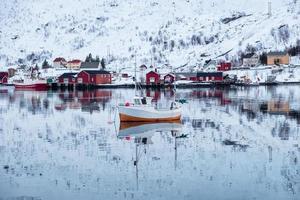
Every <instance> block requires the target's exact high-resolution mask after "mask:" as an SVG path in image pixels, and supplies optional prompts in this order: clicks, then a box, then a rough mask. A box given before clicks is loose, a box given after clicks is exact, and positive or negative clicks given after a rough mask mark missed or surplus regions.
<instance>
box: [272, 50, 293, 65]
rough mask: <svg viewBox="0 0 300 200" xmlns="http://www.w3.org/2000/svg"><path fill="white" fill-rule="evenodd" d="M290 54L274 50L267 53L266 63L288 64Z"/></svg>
mask: <svg viewBox="0 0 300 200" xmlns="http://www.w3.org/2000/svg"><path fill="white" fill-rule="evenodd" d="M289 63H290V56H289V54H288V53H287V52H284V51H276V52H269V53H268V54H267V65H288V64H289Z"/></svg>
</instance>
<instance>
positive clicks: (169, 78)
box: [163, 74, 175, 84]
mask: <svg viewBox="0 0 300 200" xmlns="http://www.w3.org/2000/svg"><path fill="white" fill-rule="evenodd" d="M163 80H164V84H172V83H174V81H175V75H174V74H166V75H164V76H163Z"/></svg>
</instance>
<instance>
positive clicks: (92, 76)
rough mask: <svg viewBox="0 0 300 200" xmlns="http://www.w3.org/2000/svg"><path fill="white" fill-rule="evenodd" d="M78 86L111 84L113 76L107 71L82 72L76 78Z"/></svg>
mask: <svg viewBox="0 0 300 200" xmlns="http://www.w3.org/2000/svg"><path fill="white" fill-rule="evenodd" d="M76 81H77V83H78V84H91V85H98V84H111V74H110V72H108V71H105V70H87V71H81V72H80V73H79V74H78V75H77V78H76Z"/></svg>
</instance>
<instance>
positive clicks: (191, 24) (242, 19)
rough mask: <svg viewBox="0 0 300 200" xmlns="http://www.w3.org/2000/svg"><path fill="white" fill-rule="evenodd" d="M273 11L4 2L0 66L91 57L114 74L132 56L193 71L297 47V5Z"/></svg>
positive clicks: (202, 4) (203, 2) (93, 0)
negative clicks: (250, 49)
mask: <svg viewBox="0 0 300 200" xmlns="http://www.w3.org/2000/svg"><path fill="white" fill-rule="evenodd" d="M271 8H272V9H271V12H272V16H268V0H239V1H237V0H186V1H183V0H151V1H149V0H135V1H130V0H102V1H101V0H89V1H83V0H48V1H43V0H1V3H0V27H1V29H0V67H2V66H4V65H5V66H8V65H16V64H18V63H25V64H31V62H32V60H35V59H37V60H40V62H42V60H44V59H45V58H47V59H51V60H52V59H53V58H54V57H57V56H64V57H65V58H66V59H73V58H80V59H84V58H85V56H86V55H87V54H88V53H90V52H91V53H92V54H93V55H99V56H100V57H105V58H108V57H109V60H112V62H110V64H109V67H110V68H111V69H113V70H121V69H122V68H124V67H133V66H134V60H135V59H134V55H135V54H136V58H137V64H142V63H145V64H146V65H150V64H151V63H152V64H154V65H156V66H159V65H162V64H165V63H170V64H171V65H173V66H175V67H179V66H181V65H185V64H187V65H188V66H194V65H197V64H199V63H202V62H203V60H207V59H210V58H215V57H217V56H219V55H222V54H224V53H226V52H229V53H228V55H226V56H224V57H223V58H228V59H231V58H235V57H236V56H237V53H238V51H239V50H245V49H246V47H247V45H248V44H250V45H253V46H255V47H256V48H258V50H260V51H262V50H265V51H268V50H269V49H272V50H281V49H284V48H285V47H289V46H290V45H294V44H295V43H296V40H297V39H299V37H300V23H299V21H300V0H272V4H271ZM135 52H136V53H135ZM32 53H33V54H32ZM107 55H110V56H107ZM28 60H29V61H28Z"/></svg>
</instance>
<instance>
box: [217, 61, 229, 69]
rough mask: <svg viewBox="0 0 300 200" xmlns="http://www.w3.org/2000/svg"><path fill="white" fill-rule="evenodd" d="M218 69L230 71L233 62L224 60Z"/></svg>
mask: <svg viewBox="0 0 300 200" xmlns="http://www.w3.org/2000/svg"><path fill="white" fill-rule="evenodd" d="M217 69H218V71H229V70H231V63H230V62H222V63H221V64H220V65H218V67H217Z"/></svg>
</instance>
